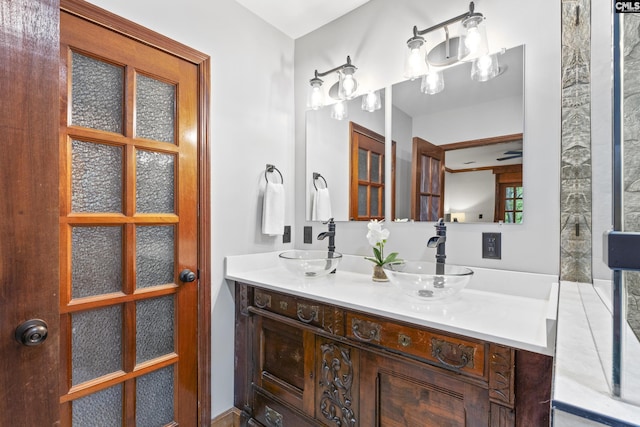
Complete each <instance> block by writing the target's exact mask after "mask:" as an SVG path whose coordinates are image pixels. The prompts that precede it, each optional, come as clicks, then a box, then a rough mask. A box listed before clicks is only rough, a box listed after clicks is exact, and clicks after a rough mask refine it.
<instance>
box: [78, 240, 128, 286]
mask: <svg viewBox="0 0 640 427" xmlns="http://www.w3.org/2000/svg"><path fill="white" fill-rule="evenodd" d="M121 290H122V227H74V228H73V230H72V232H71V296H72V298H82V297H88V296H92V295H100V294H107V293H112V292H118V291H121Z"/></svg>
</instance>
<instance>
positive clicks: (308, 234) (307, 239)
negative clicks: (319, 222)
mask: <svg viewBox="0 0 640 427" xmlns="http://www.w3.org/2000/svg"><path fill="white" fill-rule="evenodd" d="M303 243H309V244H311V243H313V228H312V227H311V226H310V225H305V226H304V240H303Z"/></svg>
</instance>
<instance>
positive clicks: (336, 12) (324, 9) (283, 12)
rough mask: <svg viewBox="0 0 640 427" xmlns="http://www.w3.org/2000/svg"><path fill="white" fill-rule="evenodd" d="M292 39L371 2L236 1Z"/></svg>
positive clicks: (360, 0)
mask: <svg viewBox="0 0 640 427" xmlns="http://www.w3.org/2000/svg"><path fill="white" fill-rule="evenodd" d="M236 1H237V2H238V3H240V4H241V5H243V6H244V7H246V8H247V9H249V10H250V11H251V12H253V13H255V14H256V15H258V16H259V17H261V18H262V19H264V20H265V21H267V22H268V23H270V24H271V25H273V26H274V27H276V28H277V29H279V30H280V31H282V32H283V33H285V34H286V35H288V36H289V37H291V38H292V39H297V38H298V37H302V36H304V35H305V34H307V33H310V32H311V31H313V30H315V29H317V28H320V27H322V26H323V25H325V24H327V23H329V22H331V21H333V20H334V19H336V18H339V17H340V16H342V15H344V14H346V13H348V12H350V11H352V10H353V9H355V8H357V7H358V6H361V5H363V4H365V3H367V2H368V1H369V0H236Z"/></svg>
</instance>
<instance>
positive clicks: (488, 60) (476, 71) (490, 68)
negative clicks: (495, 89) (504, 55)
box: [471, 54, 500, 82]
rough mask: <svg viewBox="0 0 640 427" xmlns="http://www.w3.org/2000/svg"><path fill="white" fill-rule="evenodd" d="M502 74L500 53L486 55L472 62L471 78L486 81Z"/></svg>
mask: <svg viewBox="0 0 640 427" xmlns="http://www.w3.org/2000/svg"><path fill="white" fill-rule="evenodd" d="M498 74H500V65H499V64H498V55H496V54H493V55H484V56H481V57H480V58H478V59H476V60H474V61H473V63H472V64H471V79H472V80H475V81H478V82H486V81H487V80H491V79H492V78H494V77H496V76H497V75H498Z"/></svg>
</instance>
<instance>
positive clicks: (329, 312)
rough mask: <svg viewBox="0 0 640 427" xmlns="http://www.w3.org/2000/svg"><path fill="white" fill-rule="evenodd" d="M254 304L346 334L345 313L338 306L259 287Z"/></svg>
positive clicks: (328, 330) (337, 333) (327, 329)
mask: <svg viewBox="0 0 640 427" xmlns="http://www.w3.org/2000/svg"><path fill="white" fill-rule="evenodd" d="M253 304H254V306H256V307H258V308H260V309H262V310H267V311H270V312H272V313H277V314H280V315H282V316H286V317H288V318H290V319H295V320H298V321H299V322H302V323H305V324H307V325H312V326H315V327H318V328H322V329H324V330H325V331H327V332H329V333H331V334H334V335H341V336H343V335H344V313H343V311H342V310H340V309H338V308H335V307H331V306H326V305H324V304H320V303H318V302H316V301H310V300H305V299H303V298H297V297H294V296H290V295H284V294H280V293H278V292H273V291H269V290H265V289H258V288H256V289H255V291H254V294H253Z"/></svg>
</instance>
